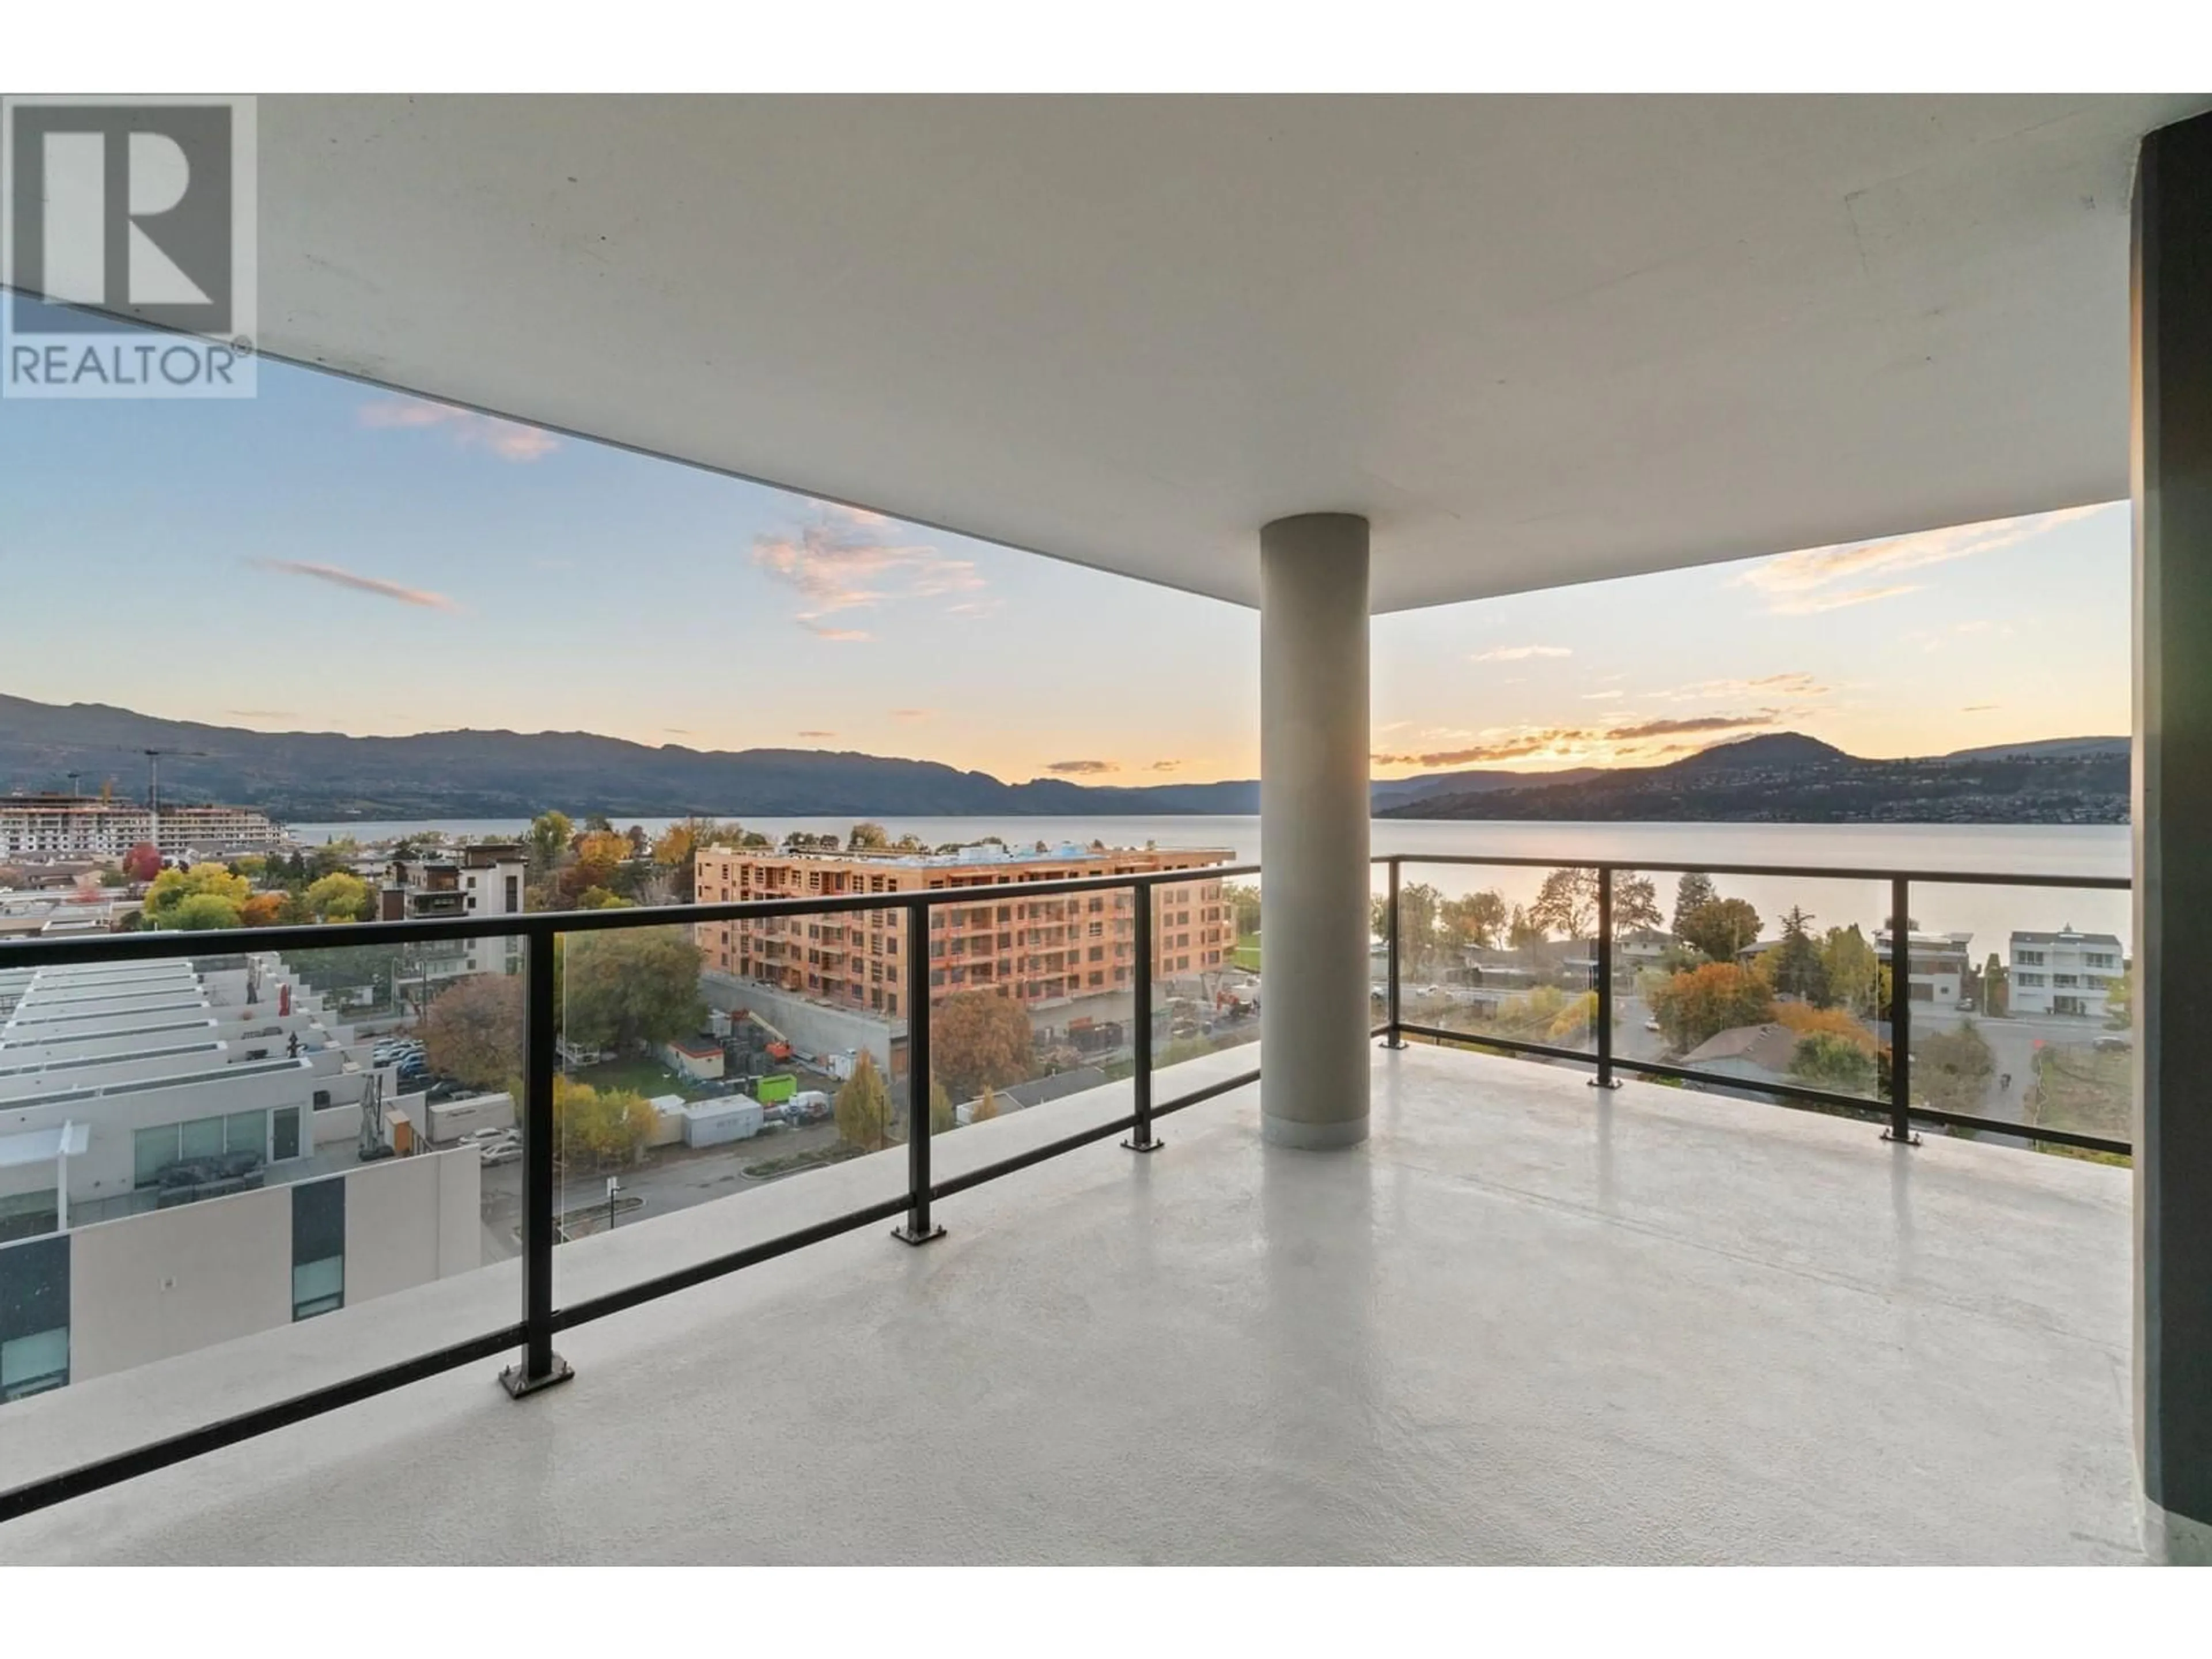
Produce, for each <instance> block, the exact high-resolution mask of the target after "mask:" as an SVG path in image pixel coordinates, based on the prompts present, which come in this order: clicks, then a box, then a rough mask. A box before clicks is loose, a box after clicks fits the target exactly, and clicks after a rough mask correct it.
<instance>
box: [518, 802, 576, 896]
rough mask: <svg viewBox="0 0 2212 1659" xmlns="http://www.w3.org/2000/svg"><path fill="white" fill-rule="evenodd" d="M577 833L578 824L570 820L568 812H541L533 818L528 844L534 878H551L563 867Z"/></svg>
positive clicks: (531, 872)
mask: <svg viewBox="0 0 2212 1659" xmlns="http://www.w3.org/2000/svg"><path fill="white" fill-rule="evenodd" d="M575 833H576V826H575V825H574V823H570V822H569V820H568V814H567V813H566V812H540V813H539V814H538V816H537V817H534V818H532V819H531V821H530V834H529V836H527V837H526V846H527V848H528V849H529V850H528V860H529V869H530V877H531V879H532V880H533V881H544V880H547V879H550V878H551V876H552V874H553V872H555V871H556V870H557V869H559V868H560V867H561V860H562V859H564V858H566V857H567V856H568V842H569V839H570V838H571V837H572V836H574V834H575Z"/></svg>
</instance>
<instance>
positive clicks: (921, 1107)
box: [891, 898, 945, 1244]
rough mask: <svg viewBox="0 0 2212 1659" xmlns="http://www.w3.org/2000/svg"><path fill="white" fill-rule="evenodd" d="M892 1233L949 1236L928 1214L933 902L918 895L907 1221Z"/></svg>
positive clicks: (913, 918) (911, 935) (909, 1001)
mask: <svg viewBox="0 0 2212 1659" xmlns="http://www.w3.org/2000/svg"><path fill="white" fill-rule="evenodd" d="M891 1237H894V1238H896V1239H897V1240H898V1241H899V1242H900V1243H905V1244H927V1243H929V1241H930V1240H931V1239H933V1238H942V1237H945V1229H944V1228H942V1227H939V1226H937V1225H934V1224H933V1223H932V1222H931V1220H930V1218H929V903H928V901H927V900H926V899H919V898H918V899H915V900H914V901H913V902H911V903H910V904H908V906H907V911H906V1219H905V1220H904V1221H903V1222H902V1223H900V1224H899V1225H897V1226H896V1227H894V1228H892V1229H891Z"/></svg>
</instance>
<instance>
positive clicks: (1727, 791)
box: [1381, 732, 2128, 823]
mask: <svg viewBox="0 0 2212 1659" xmlns="http://www.w3.org/2000/svg"><path fill="white" fill-rule="evenodd" d="M2116 744H2117V748H2116V747H2115V745H2116ZM1381 816H1382V817H1394V818H1412V817H1419V818H1505V819H1511V818H1543V819H1551V820H1559V821H1567V822H1591V823H1606V822H1628V823H1711V822H1727V823H2126V822H2127V817H2128V745H2127V740H2126V739H2125V738H2118V739H2114V738H2061V739H2057V740H2055V741H2052V742H2050V743H2045V744H2010V745H2005V746H2002V747H2000V748H1998V749H1996V750H1969V751H1966V752H1965V753H1961V754H1957V755H1944V756H1937V757H1933V758H1929V759H1924V760H1863V759H1861V758H1859V757H1857V756H1855V755H1847V754H1845V753H1844V751H1843V750H1840V749H1838V748H1837V747H1836V746H1835V745H1834V744H1826V743H1822V742H1821V741H1820V739H1818V738H1808V737H1807V736H1805V735H1804V734H1803V733H1802V732H1773V733H1770V734H1765V735H1762V736H1759V737H1755V738H1743V739H1742V740H1741V741H1740V742H1736V743H1729V744H1717V745H1716V746H1715V747H1713V748H1711V749H1707V750H1703V751H1701V752H1699V753H1698V754H1695V755H1691V756H1688V757H1685V758H1683V759H1681V760H1679V761H1674V762H1671V763H1668V765H1665V766H1646V767H1625V768H1621V769H1616V770H1613V771H1608V772H1601V773H1600V774H1598V775H1596V776H1595V777H1592V778H1586V779H1583V780H1581V781H1576V782H1571V783H1564V784H1561V783H1550V784H1547V783H1537V782H1534V781H1530V782H1528V784H1527V785H1526V786H1525V787H1521V788H1517V789H1486V790H1483V791H1480V792H1479V793H1478V792H1474V791H1463V792H1461V793H1453V794H1445V795H1439V796H1436V797H1433V798H1431V799H1424V800H1419V801H1415V802H1413V803H1410V804H1408V805H1400V806H1395V807H1392V808H1390V809H1389V810H1387V811H1383V813H1382V814H1381Z"/></svg>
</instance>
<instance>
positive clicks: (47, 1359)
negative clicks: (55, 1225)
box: [0, 1233, 70, 1401]
mask: <svg viewBox="0 0 2212 1659" xmlns="http://www.w3.org/2000/svg"><path fill="white" fill-rule="evenodd" d="M69 1312H70V1237H69V1235H68V1234H66V1233H56V1234H54V1235H52V1237H46V1238H30V1239H25V1240H23V1241H22V1242H21V1243H16V1244H11V1245H9V1247H7V1248H6V1249H0V1401H5V1400H21V1399H22V1398H24V1397H25V1396H27V1395H34V1394H44V1393H45V1392H46V1390H47V1389H59V1388H64V1387H66V1386H67V1385H68V1383H69V1359H70V1325H69Z"/></svg>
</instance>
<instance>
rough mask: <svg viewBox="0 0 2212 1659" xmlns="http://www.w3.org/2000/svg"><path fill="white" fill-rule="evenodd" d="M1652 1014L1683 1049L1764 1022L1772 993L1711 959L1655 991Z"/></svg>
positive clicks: (1748, 974)
mask: <svg viewBox="0 0 2212 1659" xmlns="http://www.w3.org/2000/svg"><path fill="white" fill-rule="evenodd" d="M1724 902H1725V901H1724ZM1651 1012H1653V1013H1654V1014H1655V1015H1656V1016H1657V1017H1658V1020H1659V1029H1660V1030H1662V1032H1664V1033H1665V1034H1666V1037H1667V1041H1668V1042H1669V1043H1671V1044H1672V1045H1673V1046H1674V1048H1676V1049H1677V1050H1679V1051H1682V1052H1687V1051H1688V1050H1690V1049H1692V1048H1696V1047H1697V1046H1698V1045H1699V1043H1701V1042H1705V1040H1706V1039H1707V1038H1708V1037H1711V1036H1717V1035H1718V1034H1719V1033H1721V1032H1723V1031H1726V1030H1733V1029H1734V1028H1735V1027H1736V1026H1738V1025H1763V1024H1765V1023H1766V1022H1767V1021H1769V1020H1771V1019H1772V1018H1774V993H1773V991H1772V990H1771V988H1769V987H1768V986H1767V984H1766V982H1765V981H1764V980H1762V979H1760V978H1759V975H1756V974H1753V973H1752V972H1750V971H1749V970H1748V969H1742V968H1739V967H1737V966H1736V965H1735V963H1732V962H1709V963H1705V966H1704V967H1702V968H1693V969H1690V970H1689V971H1688V972H1686V973H1680V974H1676V975H1674V976H1673V977H1672V978H1671V979H1669V980H1668V981H1667V982H1666V983H1665V984H1664V985H1662V986H1660V987H1658V988H1657V989H1656V991H1654V992H1653V993H1652V996H1651Z"/></svg>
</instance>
